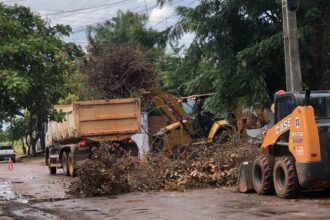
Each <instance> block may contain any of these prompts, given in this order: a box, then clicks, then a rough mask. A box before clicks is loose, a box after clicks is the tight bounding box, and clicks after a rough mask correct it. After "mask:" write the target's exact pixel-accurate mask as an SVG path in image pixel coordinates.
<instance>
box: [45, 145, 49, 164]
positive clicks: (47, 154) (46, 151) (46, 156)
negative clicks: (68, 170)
mask: <svg viewBox="0 0 330 220" xmlns="http://www.w3.org/2000/svg"><path fill="white" fill-rule="evenodd" d="M48 159H49V147H46V150H45V164H46V166H48Z"/></svg>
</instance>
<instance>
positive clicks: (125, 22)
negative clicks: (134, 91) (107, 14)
mask: <svg viewBox="0 0 330 220" xmlns="http://www.w3.org/2000/svg"><path fill="white" fill-rule="evenodd" d="M147 21H148V17H147V16H146V15H145V14H142V15H141V14H137V13H133V12H130V11H126V12H122V11H120V10H119V11H118V12H117V16H116V17H113V18H112V19H111V20H108V21H106V22H105V23H104V24H98V25H96V26H95V27H89V28H88V31H87V34H88V41H89V51H90V52H93V53H95V52H97V51H98V50H99V49H100V48H102V47H103V46H104V45H110V44H112V45H113V44H117V45H118V44H119V45H122V44H125V45H127V46H130V47H133V48H138V49H140V50H142V51H144V52H145V53H147V56H148V57H151V58H153V57H157V56H158V55H161V54H163V48H165V46H166V38H164V35H163V34H162V33H159V32H158V31H156V30H154V29H152V28H146V23H147Z"/></svg>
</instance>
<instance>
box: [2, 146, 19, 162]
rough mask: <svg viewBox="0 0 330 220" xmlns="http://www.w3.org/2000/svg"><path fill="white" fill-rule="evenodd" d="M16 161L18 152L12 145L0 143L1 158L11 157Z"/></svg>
mask: <svg viewBox="0 0 330 220" xmlns="http://www.w3.org/2000/svg"><path fill="white" fill-rule="evenodd" d="M10 158H11V160H12V161H13V162H14V163H15V161H16V152H15V150H14V148H13V146H11V145H0V160H6V159H10Z"/></svg>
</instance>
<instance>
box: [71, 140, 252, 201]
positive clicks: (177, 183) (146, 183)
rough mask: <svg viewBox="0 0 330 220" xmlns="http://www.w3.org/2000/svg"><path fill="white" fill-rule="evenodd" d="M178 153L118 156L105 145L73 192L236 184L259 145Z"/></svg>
mask: <svg viewBox="0 0 330 220" xmlns="http://www.w3.org/2000/svg"><path fill="white" fill-rule="evenodd" d="M176 152H177V153H176V156H174V155H171V156H166V155H164V154H161V153H155V154H147V155H143V156H142V157H141V158H137V157H131V156H129V155H127V154H126V155H123V156H122V157H118V156H117V155H116V154H113V153H110V152H109V151H108V146H105V145H104V146H102V147H101V148H100V150H99V152H98V153H97V154H96V157H95V159H91V160H88V161H87V162H86V163H84V164H83V165H82V166H81V167H80V168H79V169H78V178H77V179H76V180H75V181H74V182H73V183H72V184H71V186H70V190H69V193H70V194H73V195H79V196H81V195H83V196H95V195H111V194H118V193H124V192H134V191H160V190H170V191H172V190H175V191H176V190H179V191H184V190H188V189H197V188H207V187H217V186H232V185H234V184H235V183H236V180H237V176H238V172H239V166H240V164H241V162H242V161H246V160H253V158H254V157H255V156H256V154H258V148H257V147H256V146H252V145H243V144H237V143H235V144H234V143H227V144H224V145H222V146H216V145H214V146H181V147H180V149H179V150H177V151H176Z"/></svg>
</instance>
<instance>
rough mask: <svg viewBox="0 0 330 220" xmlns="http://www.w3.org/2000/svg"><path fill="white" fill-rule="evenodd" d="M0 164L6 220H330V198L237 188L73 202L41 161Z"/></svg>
mask: <svg viewBox="0 0 330 220" xmlns="http://www.w3.org/2000/svg"><path fill="white" fill-rule="evenodd" d="M14 166H15V167H14V171H11V172H10V171H8V170H7V166H6V164H5V163H2V164H0V198H1V199H0V220H1V219H12V218H14V219H80V220H84V219H128V220H129V219H134V220H135V219H224V218H227V219H330V193H329V194H327V193H325V192H323V191H318V192H305V193H303V194H302V196H301V197H300V198H299V199H295V200H283V199H279V198H276V197H275V196H259V195H256V194H239V193H236V192H234V189H232V188H223V189H207V190H195V191H188V192H159V193H129V194H124V195H118V196H109V197H97V198H80V199H72V198H68V196H67V195H66V194H65V191H66V188H67V186H68V185H69V182H70V178H66V177H64V176H63V174H60V175H57V176H49V174H48V170H47V168H46V167H45V166H42V161H41V160H39V161H34V162H24V163H16V164H15V165H14Z"/></svg>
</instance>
